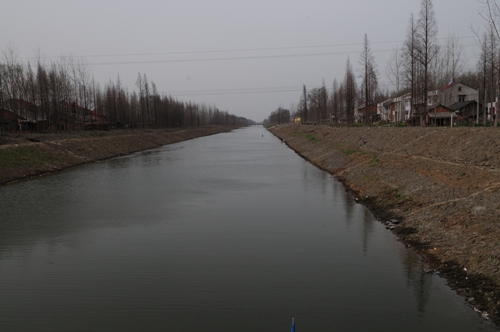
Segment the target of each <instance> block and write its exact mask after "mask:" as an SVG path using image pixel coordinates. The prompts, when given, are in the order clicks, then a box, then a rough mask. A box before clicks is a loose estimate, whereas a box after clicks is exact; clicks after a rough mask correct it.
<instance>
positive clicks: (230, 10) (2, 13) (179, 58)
mask: <svg viewBox="0 0 500 332" xmlns="http://www.w3.org/2000/svg"><path fill="white" fill-rule="evenodd" d="M433 4H434V10H435V14H436V20H437V23H438V29H439V37H440V38H446V37H447V36H448V35H449V34H450V33H453V34H455V35H457V36H459V37H460V38H461V39H460V41H461V42H462V43H463V44H464V45H465V46H466V50H467V55H468V57H469V61H468V66H469V67H471V68H472V67H473V66H475V63H476V54H477V53H478V47H477V46H476V44H477V43H476V39H475V37H474V34H473V33H472V31H471V25H472V26H474V27H476V28H478V29H484V28H483V26H484V21H483V20H482V18H481V17H480V15H479V11H480V9H481V8H480V5H479V3H478V2H477V1H476V0H434V1H433ZM419 10H420V0H364V1H363V0H349V1H340V0H329V1H327V0H307V1H305V0H300V1H294V0H245V1H243V0H241V1H239V0H204V1H201V0H168V1H167V0H164V1H160V0H157V1H154V0H141V1H137V0H136V1H127V0H85V1H83V0H82V1H76V0H75V1H71V0H59V1H57V0H33V1H28V0H0V31H1V33H0V48H1V50H2V51H4V50H5V49H6V47H7V44H8V43H10V42H11V43H13V44H14V45H16V47H17V48H18V50H19V56H20V59H25V58H30V57H33V56H34V54H35V52H36V50H37V49H39V50H40V51H41V53H42V54H43V55H44V56H46V57H55V58H54V59H49V60H48V61H51V60H54V61H57V58H58V57H60V56H61V55H73V56H84V57H85V59H86V61H87V62H88V64H89V66H90V69H91V71H92V73H93V74H94V77H95V78H96V80H97V81H98V82H100V83H101V86H103V85H104V84H105V83H106V82H107V81H109V80H110V79H111V80H116V77H117V75H118V74H119V75H120V78H121V81H122V84H124V85H126V86H127V87H128V89H129V91H131V90H134V89H136V87H135V81H136V78H137V73H138V72H140V73H145V74H146V75H147V77H148V79H149V80H152V81H154V82H155V83H156V85H157V88H158V90H159V91H161V92H165V93H167V94H171V95H172V96H176V98H177V99H179V100H185V101H187V100H191V101H194V102H197V103H202V102H204V103H206V104H210V105H215V106H217V107H218V108H219V109H221V110H228V111H229V112H230V113H232V114H236V115H239V116H244V117H246V118H249V119H252V120H255V121H262V120H263V119H264V118H266V117H267V116H268V115H269V114H270V113H271V112H272V111H273V110H275V109H276V108H278V107H280V106H281V107H285V108H289V107H290V106H291V104H292V103H297V102H298V100H299V98H300V89H301V87H302V84H306V86H307V87H308V88H312V87H317V86H320V85H321V84H322V81H323V80H324V81H325V84H326V85H327V87H329V88H331V85H332V82H333V80H334V78H337V80H339V81H341V80H342V79H343V76H344V73H345V64H346V61H347V57H348V56H349V57H350V59H351V62H352V63H353V66H354V69H355V70H357V68H358V67H359V65H358V60H359V53H360V52H361V48H362V42H363V38H364V34H365V33H366V34H368V39H369V41H370V43H371V47H372V50H373V51H374V55H375V60H376V62H377V65H378V71H379V82H380V83H381V85H382V87H385V85H386V84H388V80H387V78H386V77H385V66H386V58H387V57H388V56H389V54H390V50H391V49H394V48H395V47H397V46H398V45H399V46H400V45H401V44H402V42H403V40H404V39H405V35H406V30H407V26H408V22H409V19H410V14H411V13H414V14H415V16H416V17H418V12H419ZM357 73H359V72H357ZM358 83H359V79H358ZM280 90H281V91H280ZM282 90H287V91H286V92H283V91H282Z"/></svg>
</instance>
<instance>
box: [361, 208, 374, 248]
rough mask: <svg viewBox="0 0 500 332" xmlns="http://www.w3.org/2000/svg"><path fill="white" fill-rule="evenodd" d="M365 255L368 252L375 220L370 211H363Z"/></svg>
mask: <svg viewBox="0 0 500 332" xmlns="http://www.w3.org/2000/svg"><path fill="white" fill-rule="evenodd" d="M363 212H364V213H363V255H364V256H366V253H367V252H368V242H369V240H370V237H371V235H372V234H373V222H374V218H373V215H372V214H371V212H370V211H369V210H368V209H363Z"/></svg>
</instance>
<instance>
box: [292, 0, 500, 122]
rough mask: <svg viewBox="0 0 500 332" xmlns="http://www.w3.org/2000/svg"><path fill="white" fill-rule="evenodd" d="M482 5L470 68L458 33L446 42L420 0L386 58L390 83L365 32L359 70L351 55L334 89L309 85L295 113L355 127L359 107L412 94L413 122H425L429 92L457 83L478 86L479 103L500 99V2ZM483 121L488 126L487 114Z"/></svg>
mask: <svg viewBox="0 0 500 332" xmlns="http://www.w3.org/2000/svg"><path fill="white" fill-rule="evenodd" d="M478 3H479V4H480V5H482V9H483V12H482V15H483V18H484V19H485V22H486V29H485V30H486V31H485V32H484V33H479V32H478V31H474V30H473V32H474V33H475V35H476V37H477V38H476V39H477V44H478V45H479V48H480V52H479V56H478V60H477V64H476V67H475V68H472V69H467V70H466V63H467V59H466V58H465V47H464V45H463V44H462V43H461V42H460V38H459V37H458V36H456V35H454V34H452V33H450V34H449V35H448V36H447V38H445V39H444V42H441V43H439V42H438V38H437V37H438V25H437V22H436V18H435V12H434V8H433V4H432V0H421V3H420V11H419V13H418V16H417V17H415V16H414V14H413V13H412V14H411V15H410V19H409V22H408V27H407V29H406V35H405V38H404V42H403V43H402V45H400V46H396V47H395V48H394V49H393V51H392V52H391V55H390V56H389V58H388V60H387V63H386V67H385V73H384V74H385V76H386V77H387V79H388V81H389V83H390V85H389V86H386V87H385V88H382V87H381V86H380V84H379V76H380V72H379V71H378V68H377V64H376V62H375V56H374V54H373V51H372V49H371V46H370V41H369V38H368V35H367V34H365V35H364V39H363V47H362V51H361V53H360V56H359V59H358V64H359V67H358V70H357V72H355V71H354V69H353V65H352V62H351V59H350V58H349V57H348V59H347V62H346V67H345V74H344V77H343V79H342V80H340V81H338V80H337V79H336V78H335V79H334V81H333V85H332V87H331V88H330V89H327V88H326V86H325V83H324V81H323V85H322V86H321V87H319V88H313V89H310V90H308V89H307V87H306V86H305V85H304V86H303V91H302V94H301V96H300V100H299V102H298V103H297V104H294V105H292V107H291V108H292V110H291V114H292V117H294V118H300V121H301V122H302V123H311V122H313V123H319V122H322V121H327V122H333V123H334V124H346V125H349V126H352V125H354V123H355V110H356V108H358V109H363V110H366V113H367V114H368V113H370V112H369V108H370V107H376V105H377V104H378V103H381V102H383V101H385V100H388V99H390V98H396V97H399V96H402V95H405V94H408V95H409V96H410V97H411V103H410V108H411V109H410V114H409V117H410V119H411V122H409V123H410V124H414V125H422V124H423V117H424V115H425V114H426V111H427V105H429V104H428V103H429V100H428V99H429V94H428V92H429V91H433V90H437V89H439V88H440V87H443V86H446V85H449V84H450V83H452V82H461V83H463V84H465V85H467V86H469V87H471V88H474V89H477V90H478V91H479V96H481V97H480V98H478V99H480V100H477V102H478V103H480V104H481V105H482V106H483V107H485V106H486V104H487V103H491V102H496V98H497V95H498V90H499V84H500V83H499V81H500V56H499V54H500V33H499V28H500V6H499V5H498V4H497V3H496V1H495V0H478ZM357 79H358V80H359V81H360V83H359V84H358V83H357V82H356V80H357ZM483 114H485V112H483ZM357 120H358V121H361V122H362V123H364V124H365V125H368V124H370V123H371V122H373V120H374V119H373V118H370V117H368V116H363V117H362V118H361V119H357ZM482 120H483V124H486V117H485V116H483V119H482ZM290 121H291V119H290ZM495 123H496V119H495Z"/></svg>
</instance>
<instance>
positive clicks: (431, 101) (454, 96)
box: [427, 82, 479, 107]
mask: <svg viewBox="0 0 500 332" xmlns="http://www.w3.org/2000/svg"><path fill="white" fill-rule="evenodd" d="M472 100H476V101H477V100H479V91H478V90H476V89H474V88H471V87H469V86H467V85H465V84H463V83H459V82H452V83H450V84H448V85H445V86H442V87H440V88H439V89H437V90H434V91H429V93H428V100H427V106H436V105H439V104H441V105H444V106H446V107H450V106H451V105H453V104H455V103H463V102H466V101H472Z"/></svg>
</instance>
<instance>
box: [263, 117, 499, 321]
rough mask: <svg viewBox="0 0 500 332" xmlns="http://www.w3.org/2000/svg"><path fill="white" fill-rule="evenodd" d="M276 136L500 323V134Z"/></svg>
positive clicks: (323, 130) (432, 131)
mask: <svg viewBox="0 0 500 332" xmlns="http://www.w3.org/2000/svg"><path fill="white" fill-rule="evenodd" d="M271 132H272V133H273V134H275V135H276V136H278V137H280V138H282V139H284V140H285V143H286V144H288V146H290V147H291V148H292V149H294V150H295V151H297V152H298V153H299V154H300V155H302V156H303V157H304V158H306V159H308V160H309V161H311V162H312V163H314V164H316V165H317V166H319V167H321V168H323V169H325V170H326V171H328V172H330V173H331V174H333V175H334V176H335V177H336V178H337V179H339V180H340V181H342V182H343V183H344V184H345V186H346V189H347V190H349V191H351V192H352V193H353V195H355V196H356V198H357V200H358V201H361V202H362V203H363V204H366V205H367V206H368V207H370V208H371V209H372V211H373V212H374V213H375V215H376V216H378V217H379V218H380V220H381V221H383V222H385V221H387V220H389V219H391V218H394V219H397V220H399V221H400V223H399V224H397V225H394V226H393V227H391V228H393V231H394V232H395V233H396V234H398V236H399V237H400V238H401V240H402V241H403V242H404V243H406V244H407V245H409V246H412V247H414V248H415V249H416V250H418V251H419V252H421V253H422V254H423V255H424V257H426V258H427V259H428V261H429V264H430V266H431V267H433V268H434V269H435V270H437V271H440V272H441V273H442V274H443V275H445V277H446V278H447V279H448V283H449V285H450V286H451V287H452V288H455V289H457V290H458V292H459V293H460V294H463V295H464V296H466V297H467V299H468V301H469V303H470V304H471V305H472V306H474V307H476V308H478V309H480V310H482V311H483V312H484V315H483V316H484V317H488V316H489V317H490V318H491V319H493V320H494V321H495V322H496V323H497V324H498V323H499V322H500V315H499V313H498V311H500V288H499V286H500V264H499V259H500V257H499V256H500V240H499V239H500V227H499V225H500V220H499V219H500V218H499V214H500V193H499V190H500V130H498V129H496V128H385V127H384V128H378V127H371V128H335V127H327V126H301V125H287V126H281V127H275V128H273V129H271Z"/></svg>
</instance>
